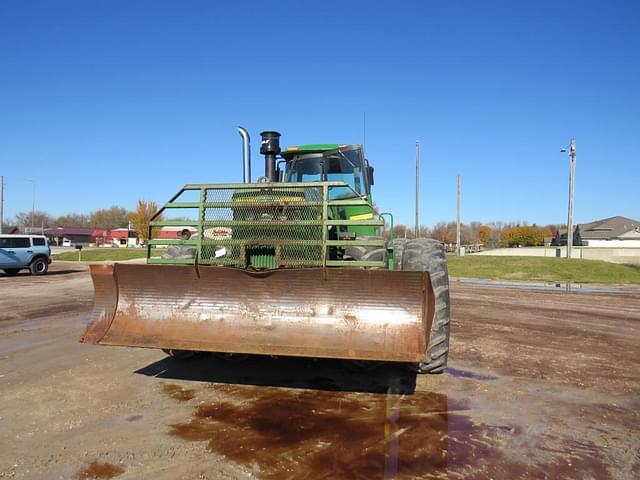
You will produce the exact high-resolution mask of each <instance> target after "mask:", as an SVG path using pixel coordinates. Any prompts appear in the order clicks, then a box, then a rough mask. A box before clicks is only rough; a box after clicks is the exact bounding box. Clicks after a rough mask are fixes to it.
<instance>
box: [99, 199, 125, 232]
mask: <svg viewBox="0 0 640 480" xmlns="http://www.w3.org/2000/svg"><path fill="white" fill-rule="evenodd" d="M128 224H129V212H128V211H127V209H126V208H123V207H118V206H117V205H114V206H112V207H111V208H103V209H101V210H96V211H95V212H93V213H92V214H91V226H92V227H101V228H122V227H126V226H127V225H128Z"/></svg>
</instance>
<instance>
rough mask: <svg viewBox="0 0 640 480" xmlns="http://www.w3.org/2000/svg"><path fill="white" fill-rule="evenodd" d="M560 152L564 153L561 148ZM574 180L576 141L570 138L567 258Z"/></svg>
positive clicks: (571, 226) (569, 249)
mask: <svg viewBox="0 0 640 480" xmlns="http://www.w3.org/2000/svg"><path fill="white" fill-rule="evenodd" d="M560 151H561V152H566V151H567V149H566V148H563V149H562V150H560ZM575 178H576V139H575V138H572V139H571V143H570V144H569V208H568V212H567V258H571V251H572V250H573V193H574V190H575Z"/></svg>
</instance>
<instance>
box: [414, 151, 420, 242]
mask: <svg viewBox="0 0 640 480" xmlns="http://www.w3.org/2000/svg"><path fill="white" fill-rule="evenodd" d="M419 236H420V141H419V140H416V235H415V237H416V238H418V237H419Z"/></svg>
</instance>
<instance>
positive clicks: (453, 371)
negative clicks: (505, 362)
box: [445, 367, 498, 381]
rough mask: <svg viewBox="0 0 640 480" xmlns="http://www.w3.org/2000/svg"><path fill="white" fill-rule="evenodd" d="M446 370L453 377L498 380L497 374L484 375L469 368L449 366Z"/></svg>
mask: <svg viewBox="0 0 640 480" xmlns="http://www.w3.org/2000/svg"><path fill="white" fill-rule="evenodd" d="M445 372H446V373H447V374H449V375H451V376H452V377H459V378H470V379H472V380H483V381H484V380H497V379H498V377H496V376H495V375H484V374H481V373H475V372H471V371H469V370H458V369H457V368H453V367H447V368H446V370H445Z"/></svg>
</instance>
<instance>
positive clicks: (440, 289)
mask: <svg viewBox="0 0 640 480" xmlns="http://www.w3.org/2000/svg"><path fill="white" fill-rule="evenodd" d="M394 263H395V266H396V268H398V267H399V268H400V269H401V270H409V271H421V272H429V276H430V277H431V285H432V286H433V291H434V294H435V316H434V318H433V323H432V325H431V332H430V335H429V344H428V346H427V356H426V358H425V361H424V362H420V363H419V364H418V366H417V370H418V373H442V372H444V370H445V368H446V367H447V361H448V357H449V336H450V331H451V322H450V315H451V306H450V299H449V273H448V270H447V259H446V257H445V253H444V249H443V247H442V244H440V242H438V241H437V240H433V239H427V238H419V239H415V240H403V239H398V240H396V241H394Z"/></svg>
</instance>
